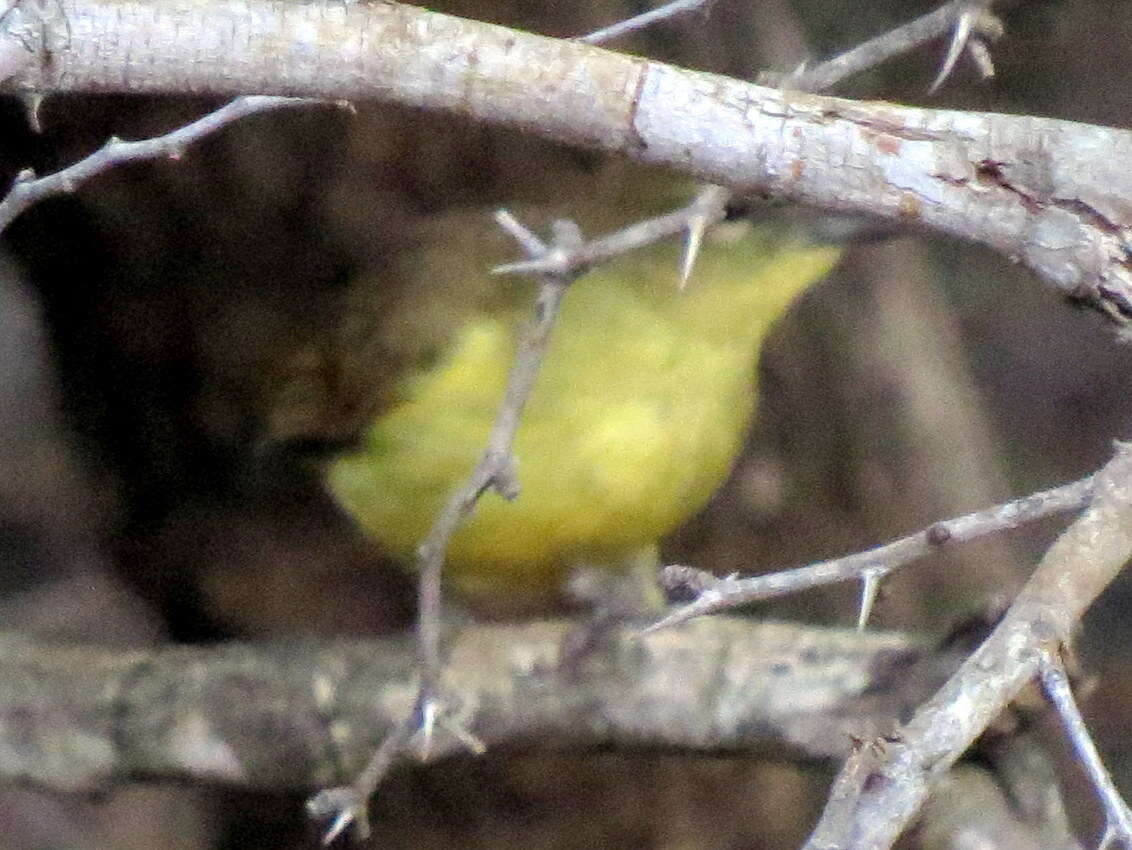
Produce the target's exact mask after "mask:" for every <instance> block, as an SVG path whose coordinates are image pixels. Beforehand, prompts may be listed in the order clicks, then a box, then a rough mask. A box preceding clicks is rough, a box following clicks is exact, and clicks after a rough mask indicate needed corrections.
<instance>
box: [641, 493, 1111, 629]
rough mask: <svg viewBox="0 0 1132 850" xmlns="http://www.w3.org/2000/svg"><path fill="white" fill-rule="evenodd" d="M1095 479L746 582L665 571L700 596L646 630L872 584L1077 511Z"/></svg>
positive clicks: (666, 578)
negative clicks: (956, 548) (819, 590)
mask: <svg viewBox="0 0 1132 850" xmlns="http://www.w3.org/2000/svg"><path fill="white" fill-rule="evenodd" d="M1095 477H1096V476H1095V475H1090V476H1088V477H1087V478H1082V479H1081V480H1080V481H1074V482H1073V483H1072V484H1064V485H1062V486H1061V487H1055V488H1054V489H1052V490H1045V491H1043V492H1040V493H1034V494H1032V495H1030V496H1026V497H1025V498H1022V499H1017V500H1015V501H1013V502H1006V503H1005V504H1001V505H996V506H995V507H993V508H987V509H986V510H982V511H976V512H975V513H971V514H967V515H965V516H961V517H956V518H955V519H949V520H944V521H942V522H937V523H934V524H932V525H930V526H928V527H927V528H925V529H923V530H921V531H918V532H916V533H915V534H911V535H909V536H907V537H902V538H900V539H899V540H894V541H892V542H891V543H886V544H885V545H883V546H878V547H876V548H875V549H869V550H867V551H865V552H857V553H855V554H853V555H846V556H845V557H842V558H834V559H833V560H830V561H820V562H818V563H815V564H809V565H807V566H804V567H797V568H796V569H792V570H783V571H780V572H774V573H767V574H765V575H759V576H752V577H750V578H738V577H735V576H729V577H726V578H721V579H714V578H711V579H709V578H707V577H706V576H705V575H703V574H702V573H701V571H698V570H696V571H692V572H691V573H689V569H690V568H688V567H684V566H679V565H674V566H670V567H665V569H664V574H663V575H662V581H663V582H664V583H665V584H667V585H668V586H669V587H672V586H688V585H689V584H692V585H693V586H694V588H695V589H696V590H699V596H698V597H697V598H696V599H695V601H693V602H690V603H688V604H687V605H684V606H682V607H680V608H677V609H676V610H675V611H673V612H672V613H670V614H669V615H668V616H666V617H664V618H663V619H662V620H660V621H659V622H657V623H654V624H653V625H651V626H649V627H648V628H647V629H646V630H645V631H646V632H652V631H657V630H659V629H665V628H668V627H669V626H674V625H676V624H678V623H683V622H686V621H687V620H690V619H692V618H693V617H699V616H701V615H703V614H711V613H715V612H717V611H723V610H726V609H728V608H735V607H738V606H740V605H746V604H748V603H751V602H755V601H757V600H760V599H771V598H773V597H776V596H784V595H786V594H789V593H797V592H799V591H802V590H807V589H809V588H812V587H819V586H821V585H826V584H834V583H836V582H840V581H848V580H851V579H862V580H863V579H867V578H869V577H870V576H871V577H872V578H873V580H874V582H875V581H876V580H878V579H879V578H881V577H883V576H886V575H888V574H889V573H891V572H892V571H893V570H895V569H897V568H898V567H901V566H903V565H904V564H908V563H910V562H912V561H915V560H917V559H918V558H922V557H924V556H925V555H928V554H930V553H932V552H934V551H936V550H938V549H939V548H940V546H942V545H944V544H946V543H961V542H965V541H968V540H973V539H974V538H976V537H983V536H985V535H988V534H994V533H996V532H999V531H1003V530H1005V529H1009V528H1017V527H1018V526H1020V525H1023V524H1025V523H1028V522H1033V521H1035V520H1038V519H1042V518H1043V517H1047V516H1052V515H1054V514H1059V513H1065V512H1067V511H1074V510H1079V509H1080V508H1083V507H1084V506H1085V505H1087V504H1088V502H1089V500H1090V499H1091V498H1092V495H1093V487H1094V482H1095Z"/></svg>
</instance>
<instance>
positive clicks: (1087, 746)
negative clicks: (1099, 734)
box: [1038, 648, 1132, 850]
mask: <svg viewBox="0 0 1132 850" xmlns="http://www.w3.org/2000/svg"><path fill="white" fill-rule="evenodd" d="M1038 669H1039V673H1038V675H1039V677H1040V679H1041V683H1042V690H1043V691H1045V694H1046V697H1047V698H1048V699H1049V701H1050V702H1051V703H1052V704H1053V707H1054V708H1055V709H1056V710H1057V716H1058V717H1059V718H1060V719H1061V725H1062V728H1064V729H1065V736H1066V737H1067V738H1069V741H1070V743H1071V744H1072V746H1073V750H1074V752H1076V753H1077V758H1078V759H1080V760H1081V765H1082V766H1083V767H1084V768H1085V773H1087V774H1088V776H1089V781H1090V782H1091V783H1092V785H1093V790H1095V791H1096V792H1097V797H1098V799H1099V800H1100V802H1101V808H1102V809H1103V810H1104V817H1105V831H1104V836H1103V837H1102V838H1101V841H1100V844H1099V845H1098V850H1104V848H1106V847H1108V846H1109V845H1110V844H1112V843H1113V842H1114V841H1116V842H1119V846H1121V847H1126V848H1127V847H1132V811H1130V810H1129V809H1128V804H1127V803H1126V802H1124V798H1123V797H1121V796H1120V792H1119V791H1118V790H1117V789H1116V785H1115V784H1114V783H1113V781H1112V776H1110V775H1109V772H1108V770H1106V769H1105V766H1104V762H1102V761H1101V756H1100V753H1099V752H1097V746H1096V744H1094V743H1093V738H1092V736H1091V735H1090V734H1089V730H1088V728H1087V727H1086V726H1085V718H1083V717H1082V716H1081V711H1080V709H1078V708H1077V701H1076V700H1075V699H1074V698H1073V688H1072V687H1071V686H1070V684H1069V676H1068V675H1067V674H1066V672H1065V665H1064V663H1063V662H1062V660H1061V658H1060V657H1059V653H1058V649H1057V648H1053V649H1049V648H1045V649H1043V650H1042V655H1041V664H1040V666H1039V668H1038Z"/></svg>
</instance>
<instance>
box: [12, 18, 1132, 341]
mask: <svg viewBox="0 0 1132 850" xmlns="http://www.w3.org/2000/svg"><path fill="white" fill-rule="evenodd" d="M25 2H26V0H25ZM48 5H54V4H48ZM59 9H60V10H61V14H58V15H49V16H47V17H45V18H44V20H43V26H42V27H40V28H39V30H38V32H40V33H42V37H43V43H44V45H45V47H44V49H45V54H44V56H45V57H49V58H50V61H40V62H35V63H33V64H31V65H29V66H28V67H26V68H24V69H22V70H20V71H19V72H18V73H16V74H14V75H13V76H12V77H11V78H9V79H8V81H7V82H6V83H5V84H4V85H5V87H6V88H7V89H8V90H9V91H35V92H42V93H51V92H62V91H99V92H102V91H119V92H122V91H125V92H176V93H186V92H196V93H199V92H213V93H247V92H255V93H266V94H288V95H307V96H315V97H323V98H340V97H350V98H372V99H376V100H382V101H386V102H395V103H400V104H405V105H410V106H415V107H420V108H424V109H432V110H442V111H447V112H454V113H458V114H461V115H465V116H468V117H470V118H473V119H476V120H479V121H483V122H487V123H492V124H503V125H507V126H511V127H516V128H519V129H523V130H527V131H530V132H534V133H538V134H539V135H541V136H543V137H546V138H549V139H553V140H555V141H559V142H565V143H569V144H575V145H579V146H582V147H586V148H596V149H604V150H608V151H614V152H618V153H622V154H624V155H627V156H630V157H633V158H634V159H637V160H640V161H642V162H647V163H655V164H661V165H665V166H668V167H671V168H674V169H677V170H680V171H683V172H686V173H689V174H692V175H695V176H697V177H699V178H701V179H703V180H705V181H707V182H711V183H718V184H721V185H725V186H728V187H729V188H732V189H735V190H737V191H746V192H760V193H767V194H770V195H774V196H777V197H782V198H787V199H791V200H795V201H800V202H805V203H810V204H815V205H818V206H822V207H826V208H829V209H835V210H841V211H845V212H853V213H868V214H871V215H875V216H879V217H882V218H886V219H890V220H897V221H901V222H904V223H921V224H923V225H926V226H928V227H931V228H933V229H936V230H939V231H941V232H945V233H949V234H952V235H955V236H958V237H961V238H964V239H969V240H971V241H975V242H979V243H982V244H985V245H988V246H990V247H991V248H993V249H995V250H997V251H999V252H1001V253H1003V254H1005V255H1007V256H1009V257H1012V258H1014V259H1017V260H1019V261H1021V262H1023V263H1025V264H1026V265H1028V266H1029V267H1030V268H1031V269H1033V270H1034V271H1035V272H1036V273H1037V274H1039V275H1040V276H1042V277H1043V278H1044V279H1045V280H1047V281H1048V282H1050V283H1052V284H1053V285H1054V286H1056V287H1057V288H1059V289H1060V290H1061V291H1062V292H1064V293H1066V294H1067V295H1069V296H1071V297H1073V298H1075V299H1079V300H1082V301H1084V302H1086V303H1088V304H1090V305H1092V306H1094V307H1096V308H1097V309H1099V310H1102V311H1103V312H1104V313H1106V314H1107V315H1108V316H1110V317H1111V318H1114V319H1118V320H1120V321H1127V320H1128V319H1129V317H1132V261H1130V260H1129V252H1130V250H1129V246H1130V245H1132V230H1130V228H1132V207H1130V205H1129V201H1128V199H1129V198H1132V172H1130V171H1129V170H1128V169H1126V168H1124V167H1123V163H1125V162H1126V161H1128V160H1129V159H1130V158H1132V133H1130V132H1128V131H1123V130H1114V129H1109V128H1103V127H1095V126H1089V125H1083V124H1076V123H1073V122H1068V121H1058V120H1053V119H1042V118H1031V117H1024V116H1007V115H994V114H979V113H964V112H953V111H942V110H927V109H916V108H911V107H902V106H896V105H893V104H887V103H856V102H853V101H847V100H842V99H837V98H830V97H823V96H818V95H813V94H802V93H795V92H783V91H778V90H775V89H769V88H764V87H760V86H755V85H751V84H748V83H744V82H740V81H738V80H733V79H728V78H726V77H720V76H715V75H711V74H704V73H695V72H691V71H686V70H682V69H679V68H675V67H673V66H670V65H665V64H663V63H660V62H653V61H650V60H647V59H642V58H638V57H630V56H624V55H620V54H616V53H612V52H609V51H606V50H602V49H600V48H596V47H591V46H589V45H586V44H582V43H580V42H578V41H561V40H555V39H550V38H545V37H542V36H537V35H531V34H528V33H523V32H518V31H515V30H509V29H506V28H504V27H499V26H494V25H490V24H483V23H477V22H474V21H468V20H463V19H460V18H455V17H451V16H447V15H441V14H437V13H434V12H428V11H425V10H423V9H418V8H415V7H410V6H404V5H401V4H396V3H353V4H337V3H297V4H277V3H267V2H263V1H262V0H243V2H238V0H216V2H210V3H207V4H202V3H196V2H189V0H175V1H174V2H170V3H163V4H160V5H157V6H155V5H153V4H151V3H146V2H139V0H60V3H59ZM23 37H24V38H25V39H26V33H25V34H24V35H23ZM12 38H16V36H14V35H9V36H8V39H12ZM3 41H4V39H3V38H0V42H3ZM21 43H22V42H21ZM218 57H222V59H218Z"/></svg>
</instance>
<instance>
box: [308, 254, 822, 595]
mask: <svg viewBox="0 0 1132 850" xmlns="http://www.w3.org/2000/svg"><path fill="white" fill-rule="evenodd" d="M836 253H837V252H836V250H835V249H832V248H828V247H822V248H818V247H814V246H810V245H799V244H793V245H788V246H783V247H779V248H773V249H772V248H771V247H770V246H769V245H768V244H767V242H766V240H765V239H764V238H762V237H760V236H758V235H757V234H753V235H750V236H749V237H747V238H745V239H743V240H740V241H739V242H736V243H733V244H728V245H716V246H712V247H711V248H710V249H709V250H708V251H707V252H706V253H705V255H704V257H703V258H702V259H701V261H700V263H699V265H698V267H697V270H696V272H695V275H694V277H693V280H692V282H691V284H690V286H689V289H688V291H687V292H683V293H682V292H679V291H678V290H677V288H676V285H675V282H674V277H675V272H674V269H675V268H676V257H675V248H665V249H662V250H660V251H657V252H654V254H653V255H652V256H651V257H649V258H647V259H646V260H641V259H640V258H633V259H631V260H626V261H623V262H621V263H618V264H616V265H614V266H610V267H608V268H607V269H603V270H600V271H598V272H595V273H593V274H591V275H588V276H587V277H585V278H583V279H581V280H579V281H578V282H577V283H576V284H575V285H574V287H573V288H572V289H571V291H570V292H568V293H567V294H566V297H565V301H564V303H563V308H562V314H561V316H560V318H559V322H558V325H557V326H556V328H555V331H554V334H553V336H552V339H551V346H550V351H549V353H548V355H547V358H546V361H545V363H544V365H543V369H542V372H541V373H540V375H539V378H538V381H537V384H536V386H535V390H534V392H533V394H532V397H531V399H530V401H529V403H528V405H527V408H526V411H525V413H524V416H523V420H522V423H521V425H520V427H519V430H518V433H517V435H516V439H515V446H514V454H515V459H516V463H517V473H518V479H519V483H520V485H521V488H522V492H521V495H520V496H519V498H518V499H516V500H515V501H514V502H511V503H508V502H505V501H504V500H503V499H501V498H499V497H498V496H496V495H495V494H494V493H490V492H489V493H487V494H485V495H484V496H483V498H481V500H480V502H479V505H478V506H477V509H476V512H475V514H474V515H473V517H472V518H471V519H470V520H469V521H468V523H467V524H466V525H465V526H464V527H462V528H461V529H460V530H459V531H458V532H457V534H456V536H455V537H454V539H453V541H452V544H451V547H450V549H449V552H448V561H447V566H446V570H447V575H448V576H449V577H450V578H451V579H452V580H453V581H454V582H455V583H456V585H457V586H458V587H459V588H461V589H463V590H465V591H468V592H471V593H473V594H479V593H485V592H492V593H499V594H515V593H518V594H536V593H539V594H541V593H545V592H546V591H547V590H549V589H552V588H553V587H555V586H556V585H558V584H559V583H560V582H561V581H562V578H563V575H564V573H565V572H566V571H567V570H569V569H570V568H571V567H572V566H576V565H578V564H580V563H594V562H598V563H609V564H612V563H615V562H616V561H618V560H619V559H621V558H624V557H625V556H627V555H628V554H629V553H631V552H634V551H636V550H639V549H640V548H642V547H644V546H648V545H650V544H653V543H655V542H656V541H657V540H659V539H660V538H661V537H663V536H664V535H666V534H668V533H669V532H671V531H672V530H673V529H674V528H675V527H676V526H678V525H679V524H680V523H681V522H682V521H683V520H684V519H686V518H687V517H689V516H690V515H692V514H693V513H695V512H696V511H698V510H699V509H700V508H701V507H702V506H703V505H704V503H705V502H706V501H707V500H708V498H709V497H710V496H711V494H712V493H713V492H714V491H715V490H716V488H717V487H718V486H719V484H720V483H721V482H722V481H723V479H724V478H725V477H726V475H727V473H728V471H729V469H730V467H731V465H732V463H733V461H734V458H735V456H736V454H737V453H738V451H739V448H740V445H741V442H742V440H743V436H744V434H745V432H746V429H747V426H748V423H749V421H750V418H751V414H752V412H753V409H754V392H755V385H754V365H755V360H756V355H757V351H758V346H759V344H760V342H761V340H762V339H763V337H764V335H765V333H766V331H767V329H768V328H769V326H770V325H771V323H772V322H773V321H774V320H775V319H776V318H777V317H778V316H779V315H780V314H781V313H782V312H783V311H784V310H785V309H786V307H787V305H788V304H789V302H790V300H791V299H792V297H793V296H794V294H795V293H796V292H797V291H799V290H800V289H802V288H804V287H805V286H806V285H808V284H809V283H812V282H813V281H814V280H816V279H817V278H819V277H820V276H821V275H822V274H824V273H825V272H826V271H827V270H828V268H829V267H830V266H831V265H832V263H833V262H834V260H835V257H836ZM512 285H513V284H512ZM519 324H520V322H519V321H517V320H516V317H514V316H511V315H507V316H492V315H484V314H477V315H475V316H474V317H473V318H472V319H471V320H470V321H468V322H467V323H466V324H465V325H463V327H462V328H461V329H460V330H459V332H458V334H457V335H456V338H455V339H454V340H453V342H452V344H451V345H450V346H449V347H448V348H447V349H446V351H445V353H444V355H443V356H442V358H441V359H440V361H439V362H438V363H436V364H435V365H434V366H432V367H431V368H430V369H428V370H426V371H423V372H421V373H419V374H416V375H414V376H412V377H411V378H410V379H409V380H408V381H407V382H406V384H405V395H404V399H403V400H402V401H401V402H400V403H399V404H397V405H395V406H394V407H393V408H392V409H391V410H389V411H388V412H387V413H386V414H385V415H383V416H382V417H381V418H379V419H378V420H377V421H376V422H375V423H374V424H373V425H372V427H371V428H370V429H369V431H368V433H367V434H366V437H365V441H364V445H363V446H362V449H361V451H359V452H358V453H356V454H353V455H350V456H348V457H346V458H343V459H342V460H340V461H338V462H337V463H336V464H335V466H334V467H333V469H332V470H331V476H330V480H331V486H332V489H333V490H334V492H335V494H336V495H337V496H338V497H339V498H340V499H341V501H342V502H343V504H344V505H345V506H346V508H347V509H348V510H349V511H350V512H351V513H352V514H353V515H354V516H355V517H356V518H357V519H358V520H359V521H360V522H361V523H362V525H363V526H365V527H366V528H367V529H368V530H369V532H370V533H372V534H373V535H374V536H375V537H376V538H377V539H378V540H379V541H380V542H381V543H382V544H383V545H385V546H386V547H387V548H389V549H390V550H392V551H394V552H396V553H400V554H403V555H406V556H410V555H411V553H412V551H413V550H414V548H415V546H416V545H417V544H419V543H420V541H421V540H422V539H423V537H424V536H425V534H426V533H427V531H428V529H429V526H430V525H431V523H432V522H433V520H434V518H435V517H436V514H437V512H438V511H439V510H440V508H441V506H442V505H443V503H444V501H445V500H446V499H447V498H448V497H449V496H450V494H451V493H452V492H453V490H454V489H455V488H456V487H458V486H459V485H460V483H461V482H462V481H463V479H464V478H465V477H466V476H467V475H468V473H469V472H470V471H471V469H472V468H473V467H474V466H475V464H476V462H477V461H478V459H479V456H480V453H481V452H482V451H483V448H484V445H485V442H486V439H487V435H488V431H489V430H490V427H491V424H492V421H493V419H494V416H495V412H496V410H497V408H498V406H499V402H500V399H501V397H502V393H503V388H504V385H505V382H506V379H507V372H508V369H509V367H510V365H511V361H512V358H513V354H514V350H515V344H516V343H515V338H516V332H517V327H518V325H519Z"/></svg>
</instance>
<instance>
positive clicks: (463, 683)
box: [0, 617, 961, 791]
mask: <svg viewBox="0 0 1132 850" xmlns="http://www.w3.org/2000/svg"><path fill="white" fill-rule="evenodd" d="M570 628H573V626H572V625H571V624H569V623H566V622H541V623H537V624H532V625H523V626H478V627H475V628H471V629H467V630H465V631H463V632H462V633H461V634H460V635H459V636H458V637H457V638H456V639H455V640H454V641H453V642H452V644H451V646H450V647H449V649H450V650H451V651H450V652H449V653H448V654H447V656H448V657H447V661H446V666H445V668H444V670H443V671H442V681H441V687H442V688H443V689H444V692H445V695H446V697H447V698H451V699H454V700H456V701H457V705H458V706H459V707H460V708H461V711H462V718H461V719H462V720H463V721H464V722H465V723H466V724H467V725H468V727H469V728H471V729H473V730H474V731H475V733H476V734H477V735H479V736H482V737H483V738H484V740H485V741H487V742H489V743H491V744H499V743H501V742H511V743H520V742H537V743H538V744H540V745H551V746H566V745H569V746H597V745H607V744H620V745H626V746H634V745H637V746H650V747H652V746H672V747H685V748H690V749H712V750H719V749H737V750H747V749H751V748H765V747H767V746H769V745H778V746H781V745H788V746H790V747H793V748H797V749H799V750H801V751H802V752H803V753H805V754H806V755H808V756H810V757H821V758H825V757H830V756H834V755H844V754H845V753H846V752H848V750H849V746H850V742H851V740H852V737H851V736H853V737H857V738H860V737H862V736H871V735H875V734H878V733H880V732H882V731H885V730H887V729H889V728H891V726H892V724H893V723H894V722H895V718H896V717H897V716H899V713H900V712H901V711H907V710H910V709H911V707H912V706H914V705H916V704H917V702H918V701H920V700H922V699H923V697H924V696H925V695H926V694H927V693H930V692H931V690H932V689H934V688H935V687H937V686H938V684H939V682H940V681H942V680H943V678H945V677H946V676H947V675H948V674H949V673H950V671H951V670H953V669H954V668H955V667H956V666H957V665H958V663H959V660H960V659H961V654H960V653H959V652H957V651H954V650H948V651H946V652H942V653H937V652H936V651H933V650H931V649H929V648H928V647H927V646H926V645H925V644H924V643H923V642H921V641H919V640H917V639H915V638H912V637H909V636H905V635H899V634H892V633H888V634H884V633H869V634H858V633H855V632H851V631H846V630H834V629H821V628H815V627H808V626H799V625H789V624H779V623H758V622H755V621H751V620H744V619H728V618H723V617H718V618H711V619H708V620H703V621H701V622H699V623H696V624H694V625H693V626H690V627H688V628H686V629H681V630H672V631H669V632H666V633H664V634H662V635H655V636H653V637H651V638H648V639H647V640H644V641H641V640H639V639H637V638H635V637H633V636H631V635H623V636H620V637H617V636H611V637H612V638H613V639H612V640H611V641H610V643H609V644H608V645H606V646H605V647H603V648H602V649H601V650H600V651H597V652H595V653H594V654H593V655H592V656H591V657H589V658H587V659H586V661H585V663H584V664H583V665H582V667H581V668H579V666H578V665H577V664H564V663H560V658H559V655H560V652H561V650H562V646H563V644H564V640H563V639H564V637H565V635H566V633H567V631H568V630H569V629H570ZM672 682H681V683H682V684H681V687H679V688H673V687H671V683H672ZM415 693H416V663H415V657H414V653H413V650H412V645H411V643H410V641H408V640H407V639H405V638H397V639H390V640H368V641H356V642H345V641H338V642H333V643H314V642H295V643H292V644H285V645H271V646H251V645H244V644H226V645H223V646H216V647H203V648H183V647H166V648H159V649H153V650H132V651H128V652H123V651H120V650H113V649H96V648H89V647H86V648H81V647H74V646H54V645H50V644H44V643H40V642H36V641H35V640H33V639H31V638H28V637H26V636H20V635H16V634H11V633H7V634H0V752H2V753H3V754H4V757H3V758H0V774H3V776H4V777H5V778H6V779H15V780H23V781H31V782H34V783H36V784H39V785H43V786H47V787H50V788H55V789H60V790H67V791H91V790H97V789H99V788H102V787H104V786H105V785H106V783H108V782H111V781H116V780H123V781H124V780H127V779H131V780H132V779H137V778H138V777H139V776H145V777H148V778H163V779H181V780H193V781H209V782H220V783H225V784H234V785H238V786H241V787H246V788H258V789H309V788H312V787H324V786H326V785H330V784H333V783H335V782H341V781H342V780H343V779H351V778H353V776H354V775H355V774H356V772H357V771H358V770H359V769H360V768H361V765H362V763H363V762H364V761H365V760H366V759H367V758H368V757H369V755H370V754H371V752H372V749H373V747H374V746H375V745H376V742H377V741H378V740H379V739H381V738H382V737H383V736H385V735H386V734H387V733H388V732H389V731H390V730H391V729H393V728H394V727H395V726H396V725H397V724H400V723H402V722H403V720H404V717H405V714H406V713H407V712H408V711H409V709H410V707H411V705H412V702H413V699H414V696H415ZM457 747H458V744H457V743H456V742H454V741H440V742H439V743H438V751H437V752H436V753H434V755H443V754H446V753H448V752H452V751H453V750H455V749H456V748H457ZM401 757H408V754H402V756H401Z"/></svg>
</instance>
